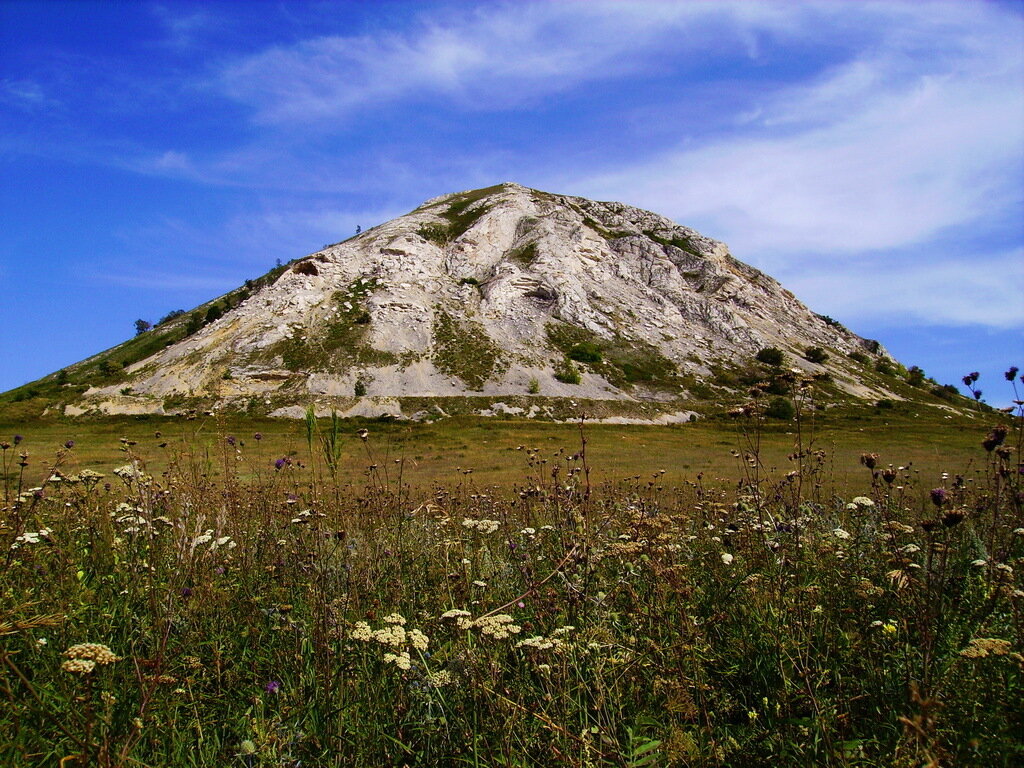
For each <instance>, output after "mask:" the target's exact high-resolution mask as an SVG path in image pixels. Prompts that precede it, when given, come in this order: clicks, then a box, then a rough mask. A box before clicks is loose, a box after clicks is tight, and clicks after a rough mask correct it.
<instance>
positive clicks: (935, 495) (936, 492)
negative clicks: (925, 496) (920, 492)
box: [931, 488, 949, 507]
mask: <svg viewBox="0 0 1024 768" xmlns="http://www.w3.org/2000/svg"><path fill="white" fill-rule="evenodd" d="M948 495H949V494H948V492H947V491H946V489H945V488H932V490H931V497H932V504H934V505H935V506H936V507H941V506H942V505H943V503H945V501H946V497H947V496H948Z"/></svg>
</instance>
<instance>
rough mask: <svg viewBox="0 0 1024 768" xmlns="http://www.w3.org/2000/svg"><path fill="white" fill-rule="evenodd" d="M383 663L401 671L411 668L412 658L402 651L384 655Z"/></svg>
mask: <svg viewBox="0 0 1024 768" xmlns="http://www.w3.org/2000/svg"><path fill="white" fill-rule="evenodd" d="M384 663H385V664H388V663H390V664H394V665H395V666H396V667H398V668H399V669H401V670H407V669H409V668H410V667H411V666H412V658H411V657H410V656H409V652H408V651H402V652H401V653H385V654H384Z"/></svg>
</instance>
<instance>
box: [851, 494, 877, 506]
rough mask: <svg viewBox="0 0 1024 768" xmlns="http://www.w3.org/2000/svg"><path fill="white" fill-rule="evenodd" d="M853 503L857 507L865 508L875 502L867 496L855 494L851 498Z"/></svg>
mask: <svg viewBox="0 0 1024 768" xmlns="http://www.w3.org/2000/svg"><path fill="white" fill-rule="evenodd" d="M853 503H854V504H856V505H857V506H858V507H863V508H865V509H868V508H870V507H873V506H875V502H873V501H872V500H871V499H869V498H868V497H867V496H855V497H854V499H853Z"/></svg>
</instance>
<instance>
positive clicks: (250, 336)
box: [22, 184, 939, 415]
mask: <svg viewBox="0 0 1024 768" xmlns="http://www.w3.org/2000/svg"><path fill="white" fill-rule="evenodd" d="M769 347H774V348H777V349H779V350H781V351H782V352H784V353H785V358H784V365H785V367H786V368H787V369H789V368H796V369H799V370H800V371H802V372H806V373H807V374H812V375H817V376H818V378H819V379H820V380H823V381H825V382H827V387H826V388H827V389H828V391H829V392H830V394H831V396H832V397H834V398H840V399H841V398H863V399H868V400H877V399H879V398H897V399H899V398H901V397H904V396H909V397H916V396H917V395H918V394H921V395H923V394H924V393H920V392H919V391H918V390H915V389H913V388H908V387H907V386H906V385H905V384H904V382H903V381H902V379H901V378H900V377H898V376H894V375H891V374H894V373H896V372H897V371H898V364H896V363H895V361H893V360H892V359H891V358H890V357H889V355H888V354H887V353H886V352H885V350H884V349H882V348H881V347H880V346H879V344H878V342H875V341H870V340H866V339H863V338H861V337H859V336H857V335H855V334H853V333H851V332H850V331H848V330H847V329H845V328H844V327H842V326H841V325H839V324H838V323H835V322H834V321H832V320H830V319H829V318H826V317H822V316H819V315H816V314H815V313H813V312H811V311H810V310H809V309H808V308H807V307H806V306H804V305H803V304H802V303H801V302H800V301H798V300H797V299H796V297H795V296H793V294H792V293H790V292H789V291H787V290H786V289H784V288H783V287H782V286H781V285H780V284H779V283H778V282H777V281H776V280H774V279H772V278H771V277H769V276H767V275H765V274H763V273H762V272H760V271H758V270H756V269H754V268H753V267H750V266H748V265H746V264H744V263H742V262H740V261H738V260H737V259H735V258H733V257H732V255H731V254H730V253H729V250H728V248H727V247H726V245H725V244H723V243H720V242H717V241H714V240H711V239H709V238H707V237H704V236H703V235H701V234H700V233H698V232H696V231H694V230H692V229H689V228H687V227H683V226H680V225H678V224H676V223H674V222H672V221H671V220H669V219H667V218H665V217H663V216H659V215H657V214H654V213H650V212H648V211H643V210H640V209H638V208H633V207H631V206H628V205H624V204H622V203H612V202H595V201H592V200H587V199H584V198H579V197H570V196H564V195H554V194H549V193H545V192H540V191H537V190H532V189H527V188H525V187H522V186H519V185H517V184H502V185H498V186H495V187H489V188H487V189H481V190H474V191H470V192H462V193H456V194H450V195H445V196H442V197H438V198H434V199H432V200H428V201H427V202H425V203H424V204H423V205H421V206H420V207H418V208H417V209H415V210H414V211H412V212H411V213H409V214H407V215H405V216H401V217H399V218H397V219H394V220H392V221H389V222H387V223H385V224H381V225H379V226H377V227H374V228H372V229H370V230H367V231H366V232H363V233H362V234H360V235H358V236H356V237H354V238H351V239H349V240H346V241H344V242H342V243H338V244H336V245H334V246H330V247H327V248H325V249H323V250H321V251H318V252H316V253H313V254H311V255H309V256H306V257H304V258H302V259H298V260H296V261H294V262H291V263H290V264H288V265H284V266H283V267H280V268H278V269H276V270H273V271H272V272H271V273H269V274H268V275H266V276H264V277H262V278H260V279H259V280H255V281H248V282H247V283H246V285H245V286H243V287H241V288H239V289H238V290H236V291H233V292H231V293H229V294H227V295H225V296H223V297H220V298H219V299H218V300H215V301H214V302H210V303H209V304H206V305H203V306H202V307H199V308H197V309H196V310H193V311H192V312H190V313H186V314H185V315H182V316H180V317H177V318H174V319H172V320H169V321H167V322H165V323H161V324H160V325H159V326H157V327H156V328H155V329H153V330H151V331H147V332H146V333H144V334H141V335H140V336H138V337H136V338H135V339H132V340H130V341H128V342H126V343H125V344H123V345H121V346H119V347H115V348H114V349H112V350H108V351H107V352H104V353H102V354H100V355H97V356H95V357H93V358H89V359H87V360H85V361H83V362H82V363H78V364H76V365H74V366H70V367H69V368H68V369H66V370H65V371H63V372H59V373H58V374H54V375H53V376H50V377H47V378H46V379H44V380H41V382H38V383H36V394H37V395H40V394H42V395H43V396H44V398H48V399H49V400H50V401H52V402H51V403H50V404H51V406H53V405H54V404H58V405H59V406H60V407H64V408H65V412H66V413H68V414H70V415H77V414H81V413H86V412H90V411H98V412H108V413H114V412H121V413H126V412H127V413H146V412H153V413H160V412H168V411H173V410H175V409H181V408H185V407H198V406H202V407H209V406H212V405H217V406H218V407H231V408H236V409H244V410H249V411H253V412H259V413H279V414H281V415H294V414H296V413H297V412H300V411H301V410H302V408H303V407H304V406H305V404H307V403H310V402H316V403H317V404H318V406H319V407H320V408H321V409H328V408H331V407H337V408H339V410H341V411H343V412H346V413H362V414H365V415H373V414H375V413H379V412H381V409H382V408H384V407H385V406H387V407H389V408H391V410H397V409H400V408H401V407H402V405H403V402H406V403H407V400H408V399H409V398H426V399H432V400H436V402H438V403H440V402H446V401H447V399H448V398H461V397H484V398H490V399H494V398H500V399H503V400H505V401H506V402H507V401H508V400H509V398H515V400H516V402H518V403H520V404H521V406H525V405H526V404H527V403H528V402H532V403H533V404H534V405H533V407H532V409H531V413H539V412H540V411H541V410H542V409H541V406H540V405H539V404H540V403H547V402H548V400H547V399H549V398H556V399H562V398H572V399H574V400H580V399H586V400H590V401H603V402H605V403H607V404H608V405H609V406H612V405H613V404H618V405H619V406H622V408H619V410H622V411H623V412H629V411H630V406H629V405H628V404H631V403H632V404H637V403H665V404H666V406H664V407H659V408H656V409H655V410H662V411H664V410H668V411H671V410H672V408H671V407H669V406H668V405H667V404H668V403H675V404H677V405H678V403H681V402H686V403H689V402H693V401H708V402H719V401H724V400H728V399H729V398H735V393H736V392H738V391H742V390H744V389H745V388H746V387H747V386H749V384H750V383H752V382H754V381H757V380H759V379H761V378H769V377H771V375H772V374H773V373H777V372H778V366H777V365H776V366H772V365H769V364H763V363H759V362H757V361H756V360H755V356H756V355H757V354H758V353H759V352H761V351H762V350H764V349H765V348H769ZM809 349H813V350H815V351H812V352H811V353H810V354H808V350H809ZM851 356H852V357H851ZM762 357H765V355H762ZM808 358H810V359H808ZM812 360H814V361H815V362H812ZM771 362H777V361H771V360H769V361H768V363H771ZM40 387H41V388H40ZM22 390H25V388H22ZM22 394H24V392H23V393H22ZM438 398H444V399H445V400H444V401H442V400H437V399H438ZM524 398H535V400H532V401H531V400H524ZM23 399H24V398H23ZM936 402H939V401H938V400H936ZM419 404H420V405H422V403H419ZM407 406H408V404H407ZM673 407H675V406H673ZM514 410H518V409H514ZM611 410H615V408H614V407H613V408H612V409H611ZM634 410H635V408H634ZM644 410H645V409H644V408H641V411H644ZM549 412H550V411H549Z"/></svg>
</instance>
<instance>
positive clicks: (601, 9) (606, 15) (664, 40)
mask: <svg viewBox="0 0 1024 768" xmlns="http://www.w3.org/2000/svg"><path fill="white" fill-rule="evenodd" d="M803 14H804V11H803V9H802V8H801V7H799V6H786V5H769V4H756V3H714V4H713V3H673V2H631V3H609V2H587V3H582V2H580V3H568V2H564V3H525V2H517V3H493V4H490V5H484V6H477V7H476V8H474V9H472V10H470V11H468V12H467V10H466V6H463V5H458V6H448V7H447V8H446V9H445V10H441V11H438V10H437V9H435V10H434V11H432V12H431V13H430V14H429V15H428V14H423V15H421V16H420V17H419V18H417V19H416V20H414V22H413V23H412V24H411V26H410V28H409V29H405V30H394V31H387V32H382V33H378V34H375V35H369V34H363V35H356V36H350V37H345V36H338V35H333V36H324V37H318V38H312V39H309V40H305V41H302V42H300V43H298V44H294V45H289V46H278V47H275V48H271V49H269V50H265V51H262V52H260V53H257V54H254V55H252V56H249V57H247V58H245V59H243V60H240V61H237V62H235V63H233V64H231V65H230V66H228V67H227V68H226V69H225V70H224V71H223V73H222V77H221V80H220V86H221V87H222V88H223V89H224V91H225V92H226V93H227V94H228V95H229V96H231V97H233V98H235V99H237V100H239V101H241V102H244V103H248V104H250V105H252V106H253V107H254V109H255V110H256V118H257V120H259V121H261V122H267V123H296V124H301V125H304V126H306V127H308V126H309V125H310V124H311V123H316V122H321V121H328V120H334V119H341V118H346V117H349V116H350V115H352V114H353V113H354V112H356V111H357V110H361V109H363V108H367V107H374V106H379V105H381V104H386V103H394V102H400V101H406V102H411V101H417V100H419V101H422V102H425V103H432V102H434V101H435V100H437V99H441V100H443V101H444V102H446V103H450V104H456V105H458V106H459V107H461V108H464V109H509V108H517V107H520V106H522V105H523V104H534V103H539V102H541V101H543V99H545V98H546V97H549V96H551V95H552V94H557V93H563V92H567V91H570V90H572V89H574V88H576V87H578V86H580V85H582V84H584V83H587V82H593V81H599V80H608V79H614V78H621V77H623V76H626V75H629V74H633V73H635V72H638V71H651V70H655V71H657V70H659V69H664V68H665V65H666V64H665V60H664V55H665V54H667V53H671V54H672V55H673V56H679V55H680V54H682V53H685V52H687V51H689V52H694V51H702V52H703V54H704V55H706V56H727V55H731V51H732V45H733V44H735V45H737V46H741V47H744V48H746V49H747V50H748V52H749V53H750V55H756V50H757V44H756V35H757V34H758V33H759V32H763V31H770V32H775V33H786V32H787V31H788V30H790V29H791V28H792V27H793V26H794V24H795V21H794V18H795V17H798V16H802V15H803Z"/></svg>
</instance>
